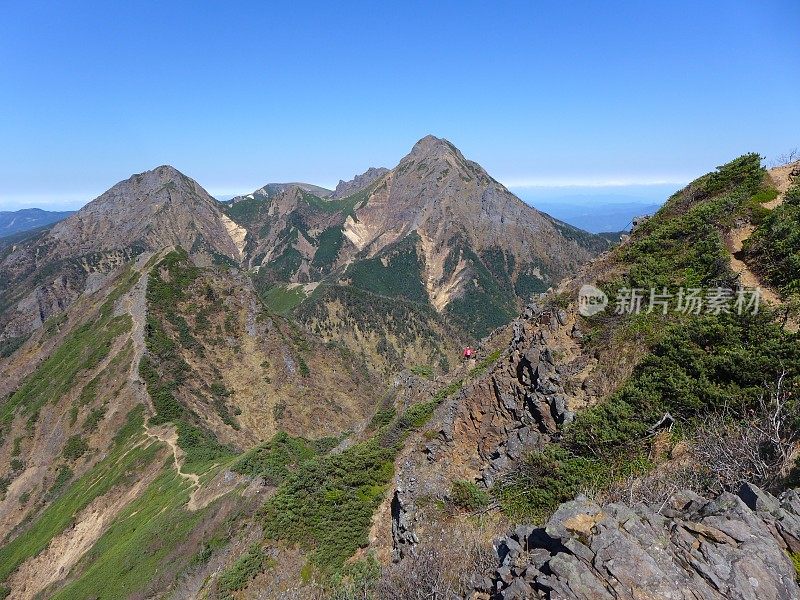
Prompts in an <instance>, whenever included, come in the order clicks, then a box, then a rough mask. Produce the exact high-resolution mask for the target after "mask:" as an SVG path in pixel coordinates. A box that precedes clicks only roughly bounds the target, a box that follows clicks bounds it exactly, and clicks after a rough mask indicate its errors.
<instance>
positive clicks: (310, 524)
mask: <svg viewBox="0 0 800 600" xmlns="http://www.w3.org/2000/svg"><path fill="white" fill-rule="evenodd" d="M394 455H395V450H394V449H388V448H382V447H380V446H379V445H377V444H375V443H374V442H371V441H370V442H362V443H360V444H356V445H355V446H351V447H350V448H348V449H346V450H344V451H343V452H341V453H339V454H332V455H326V456H317V457H315V458H312V459H310V460H307V461H304V462H302V463H301V464H300V465H299V466H298V469H297V471H296V472H292V473H289V475H288V476H287V477H286V479H285V480H284V482H283V483H282V484H281V486H280V487H279V488H278V491H277V492H276V494H275V495H274V496H273V497H272V498H271V499H270V500H268V501H267V503H266V505H265V506H264V509H263V523H264V530H265V532H266V534H267V535H268V536H269V537H270V538H272V539H281V540H285V541H288V542H291V543H297V544H300V545H301V546H302V547H304V548H305V549H306V550H309V551H310V555H309V556H310V559H311V561H312V562H313V563H314V564H315V565H317V566H318V567H319V568H320V569H322V570H324V571H330V572H335V571H338V570H340V569H341V568H342V566H343V565H344V563H345V561H346V560H347V559H348V558H349V557H350V556H352V555H353V553H354V552H355V551H356V550H357V549H358V548H361V547H364V546H366V545H367V543H368V538H367V533H368V531H369V527H370V524H371V522H372V513H373V512H374V510H375V509H376V508H377V506H378V504H379V503H380V501H381V499H382V497H383V494H384V491H385V489H386V486H387V485H388V484H389V482H390V481H391V478H392V476H393V474H394V463H393V461H394Z"/></svg>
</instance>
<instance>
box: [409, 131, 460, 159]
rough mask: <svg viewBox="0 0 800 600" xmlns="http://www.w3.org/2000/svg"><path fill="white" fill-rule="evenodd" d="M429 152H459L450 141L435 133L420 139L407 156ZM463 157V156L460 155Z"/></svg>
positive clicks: (422, 154) (458, 153) (438, 153)
mask: <svg viewBox="0 0 800 600" xmlns="http://www.w3.org/2000/svg"><path fill="white" fill-rule="evenodd" d="M430 154H435V155H443V154H457V155H459V156H460V155H461V152H460V151H459V150H458V148H456V147H455V146H454V145H453V144H452V143H451V142H449V141H448V140H446V139H444V138H438V137H436V136H435V135H430V134H428V135H426V136H425V137H424V138H422V139H420V140H419V141H418V142H417V143H416V144H414V147H413V148H411V152H410V153H409V155H408V156H409V157H412V156H413V157H417V156H427V155H430ZM462 158H463V156H462Z"/></svg>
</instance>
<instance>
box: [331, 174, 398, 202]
mask: <svg viewBox="0 0 800 600" xmlns="http://www.w3.org/2000/svg"><path fill="white" fill-rule="evenodd" d="M388 172H389V169H387V168H386V167H370V168H369V169H367V170H366V171H364V172H363V173H361V175H356V176H355V177H353V178H352V179H351V180H350V181H342V180H339V183H338V184H337V186H336V189H335V190H333V194H331V200H338V199H339V198H347V197H348V196H352V195H353V194H355V193H357V192H360V191H361V190H363V189H365V188H368V187H369V186H371V185H372V184H373V183H375V182H376V181H378V179H380V178H381V177H383V176H384V175H386V174H387V173H388Z"/></svg>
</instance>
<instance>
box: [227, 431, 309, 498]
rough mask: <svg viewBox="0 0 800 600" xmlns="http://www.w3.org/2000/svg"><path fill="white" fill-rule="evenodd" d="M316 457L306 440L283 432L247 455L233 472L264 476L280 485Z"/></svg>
mask: <svg viewBox="0 0 800 600" xmlns="http://www.w3.org/2000/svg"><path fill="white" fill-rule="evenodd" d="M316 454H317V452H316V450H315V449H314V447H313V446H312V445H311V444H310V443H309V442H308V441H307V440H305V439H303V438H296V437H292V436H290V435H289V434H287V433H285V432H283V431H280V432H278V433H276V434H275V435H274V436H273V437H272V439H271V440H270V441H268V442H265V443H263V444H260V445H259V446H256V447H255V448H253V449H252V450H250V451H248V452H247V453H246V454H244V455H243V456H242V457H241V458H240V459H239V460H237V461H236V463H235V464H234V465H233V466H232V467H231V470H232V471H235V472H236V473H241V474H243V475H249V476H251V477H263V478H264V480H265V481H266V482H267V483H268V484H270V485H278V484H279V483H280V482H282V481H283V480H284V479H286V477H288V476H289V473H290V472H292V471H294V470H296V469H297V467H298V465H299V464H300V463H301V462H302V461H304V460H308V459H310V458H312V457H314V456H315V455H316Z"/></svg>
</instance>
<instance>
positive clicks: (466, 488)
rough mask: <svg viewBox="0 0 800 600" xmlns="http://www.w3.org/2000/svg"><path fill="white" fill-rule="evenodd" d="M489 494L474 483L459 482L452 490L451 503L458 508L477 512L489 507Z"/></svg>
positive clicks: (454, 483)
mask: <svg viewBox="0 0 800 600" xmlns="http://www.w3.org/2000/svg"><path fill="white" fill-rule="evenodd" d="M489 500H490V498H489V494H488V493H487V492H486V490H483V489H481V488H480V487H478V485H477V484H476V483H475V482H474V481H464V480H457V481H454V482H453V485H452V487H451V489H450V501H451V502H452V503H453V505H454V506H456V507H457V508H461V509H464V510H469V511H476V510H480V509H482V508H485V507H486V506H488V505H489Z"/></svg>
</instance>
